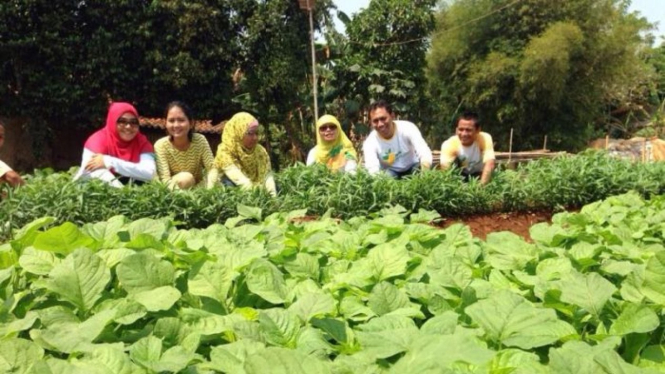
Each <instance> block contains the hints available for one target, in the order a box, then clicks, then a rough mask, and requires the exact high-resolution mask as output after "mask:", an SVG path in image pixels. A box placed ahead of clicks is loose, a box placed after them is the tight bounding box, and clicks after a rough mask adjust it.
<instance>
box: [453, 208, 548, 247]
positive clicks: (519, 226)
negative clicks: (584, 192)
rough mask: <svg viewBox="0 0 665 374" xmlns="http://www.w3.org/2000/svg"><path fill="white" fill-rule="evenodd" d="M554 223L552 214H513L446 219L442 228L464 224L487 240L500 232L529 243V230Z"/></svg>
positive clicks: (544, 212) (541, 212)
mask: <svg viewBox="0 0 665 374" xmlns="http://www.w3.org/2000/svg"><path fill="white" fill-rule="evenodd" d="M540 222H548V223H551V222H552V212H550V211H540V212H523V213H521V212H511V213H492V214H483V215H474V216H468V217H462V218H451V219H444V220H443V222H441V223H440V226H441V227H448V226H450V225H452V224H455V223H463V224H465V225H467V226H469V228H470V229H471V232H472V233H473V235H474V236H476V237H478V238H480V239H482V240H485V238H486V237H487V234H489V233H491V232H498V231H510V232H513V233H515V234H517V235H519V236H521V237H523V238H524V239H525V240H527V241H529V242H530V241H531V236H530V235H529V228H530V227H531V226H533V225H535V224H536V223H540Z"/></svg>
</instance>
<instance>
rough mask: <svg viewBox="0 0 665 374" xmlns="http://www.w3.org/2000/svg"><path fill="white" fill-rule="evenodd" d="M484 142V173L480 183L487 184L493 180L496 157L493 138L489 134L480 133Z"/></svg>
mask: <svg viewBox="0 0 665 374" xmlns="http://www.w3.org/2000/svg"><path fill="white" fill-rule="evenodd" d="M480 137H481V139H482V142H483V144H482V145H483V164H484V165H483V173H482V174H481V175H480V183H482V184H487V183H489V181H490V180H491V179H492V172H493V171H494V167H495V166H496V156H495V154H494V142H493V141H492V136H491V135H490V134H488V133H485V132H482V133H480Z"/></svg>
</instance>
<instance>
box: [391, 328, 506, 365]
mask: <svg viewBox="0 0 665 374" xmlns="http://www.w3.org/2000/svg"><path fill="white" fill-rule="evenodd" d="M493 356H494V352H492V351H491V350H489V349H487V348H486V347H485V345H484V344H483V343H482V342H480V341H479V340H478V339H477V338H476V337H475V336H472V335H470V334H459V333H458V334H454V335H421V337H420V338H419V339H417V340H414V341H413V344H412V345H411V346H410V347H409V350H408V352H407V353H406V354H405V355H404V357H402V358H401V359H400V360H399V361H397V363H396V364H395V365H394V366H392V367H391V368H390V370H389V371H388V372H389V373H394V374H400V373H432V374H434V373H450V374H453V373H456V372H457V371H453V370H447V369H452V368H453V366H454V365H456V364H471V365H476V366H480V365H483V364H485V363H488V362H490V361H491V360H492V358H493Z"/></svg>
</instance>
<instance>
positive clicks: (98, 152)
mask: <svg viewBox="0 0 665 374" xmlns="http://www.w3.org/2000/svg"><path fill="white" fill-rule="evenodd" d="M154 153H155V151H154V149H153V148H152V144H150V142H149V141H148V139H147V138H146V137H145V135H143V134H141V133H139V114H138V112H137V111H136V109H135V108H134V107H133V106H132V105H131V104H128V103H112V104H111V106H110V107H109V112H108V115H107V116H106V126H105V127H104V128H103V129H101V130H98V131H97V132H95V133H94V134H92V135H91V136H90V137H89V138H88V140H87V141H86V142H85V145H84V148H83V160H82V161H81V168H80V169H79V172H78V174H77V175H76V177H74V179H88V178H97V179H101V180H103V181H105V182H107V183H109V184H111V185H112V186H114V187H122V183H121V182H120V181H119V180H118V179H122V180H124V179H129V180H137V181H141V182H146V181H150V180H152V178H153V176H154V175H155V169H156V168H155V154H154Z"/></svg>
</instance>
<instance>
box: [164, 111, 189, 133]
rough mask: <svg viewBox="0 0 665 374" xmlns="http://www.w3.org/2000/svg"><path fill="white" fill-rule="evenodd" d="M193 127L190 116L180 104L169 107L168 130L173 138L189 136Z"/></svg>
mask: <svg viewBox="0 0 665 374" xmlns="http://www.w3.org/2000/svg"><path fill="white" fill-rule="evenodd" d="M191 129H192V125H191V122H190V121H189V118H187V116H186V115H185V112H184V111H183V110H182V108H180V107H179V106H174V107H172V108H171V109H169V111H168V113H167V114H166V131H167V132H168V134H169V135H171V136H172V137H173V139H174V140H175V139H183V138H185V139H186V138H187V135H188V134H189V131H190V130H191Z"/></svg>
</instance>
